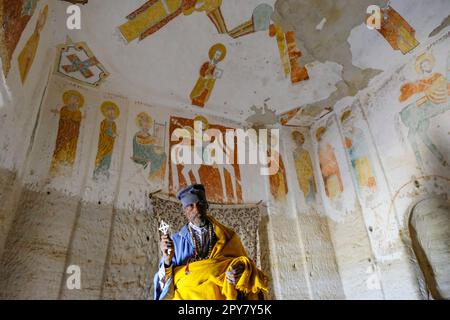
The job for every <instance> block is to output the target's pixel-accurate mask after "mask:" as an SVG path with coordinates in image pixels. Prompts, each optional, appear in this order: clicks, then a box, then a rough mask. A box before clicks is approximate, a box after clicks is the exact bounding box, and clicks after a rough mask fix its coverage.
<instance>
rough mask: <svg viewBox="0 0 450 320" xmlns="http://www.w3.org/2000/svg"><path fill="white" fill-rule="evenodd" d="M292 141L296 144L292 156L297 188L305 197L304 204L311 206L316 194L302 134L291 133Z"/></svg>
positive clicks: (311, 167)
mask: <svg viewBox="0 0 450 320" xmlns="http://www.w3.org/2000/svg"><path fill="white" fill-rule="evenodd" d="M292 140H294V142H295V144H296V148H295V149H294V151H293V155H294V163H295V171H296V173H297V182H298V186H299V187H300V190H302V192H303V195H304V196H305V200H306V203H307V204H311V203H314V202H315V199H316V193H317V188H316V180H315V178H314V168H313V165H312V160H311V156H310V154H309V152H308V150H306V149H305V148H304V144H305V136H304V135H303V133H301V132H300V131H294V132H292Z"/></svg>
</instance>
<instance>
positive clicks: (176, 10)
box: [119, 0, 227, 42]
mask: <svg viewBox="0 0 450 320" xmlns="http://www.w3.org/2000/svg"><path fill="white" fill-rule="evenodd" d="M221 4H222V0H203V1H198V0H150V1H147V2H146V3H144V4H143V5H142V6H140V7H139V8H138V9H136V10H135V11H133V12H132V13H130V14H129V15H128V16H127V17H126V19H127V20H128V21H127V22H125V23H124V24H122V25H120V26H119V31H120V33H121V34H122V36H123V38H124V39H125V40H126V41H127V42H132V41H133V40H136V39H139V40H143V39H145V38H146V37H148V36H150V35H151V34H153V33H155V32H157V31H158V30H160V29H161V28H163V27H164V26H165V25H167V24H168V23H169V22H170V21H172V20H173V19H175V18H176V17H178V16H179V15H180V14H182V13H183V14H184V15H190V14H192V13H193V12H194V11H198V12H205V13H206V14H207V16H208V17H209V19H210V20H211V22H212V23H213V25H214V26H215V28H216V29H217V31H218V32H219V33H226V32H227V28H226V24H225V21H224V19H223V15H222V12H221V9H220V6H221Z"/></svg>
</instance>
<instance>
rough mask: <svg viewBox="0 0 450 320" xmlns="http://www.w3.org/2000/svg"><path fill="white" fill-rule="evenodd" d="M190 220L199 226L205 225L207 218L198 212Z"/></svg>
mask: <svg viewBox="0 0 450 320" xmlns="http://www.w3.org/2000/svg"><path fill="white" fill-rule="evenodd" d="M189 222H191V223H193V224H195V225H196V226H197V227H203V226H205V224H206V222H207V220H206V217H205V216H204V215H202V214H200V213H198V214H196V215H195V216H194V217H192V219H190V221H189Z"/></svg>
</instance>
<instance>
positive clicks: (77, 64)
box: [62, 54, 99, 78]
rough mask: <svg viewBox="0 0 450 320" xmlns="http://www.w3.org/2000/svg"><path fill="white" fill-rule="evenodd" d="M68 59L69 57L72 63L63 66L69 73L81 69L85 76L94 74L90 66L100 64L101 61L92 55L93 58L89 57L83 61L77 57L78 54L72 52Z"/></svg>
mask: <svg viewBox="0 0 450 320" xmlns="http://www.w3.org/2000/svg"><path fill="white" fill-rule="evenodd" d="M67 59H69V61H70V62H72V64H71V65H65V66H62V68H63V69H64V71H65V72H67V73H69V72H76V71H80V72H81V74H82V75H83V76H84V77H85V78H90V77H92V76H93V75H94V74H93V73H92V71H91V70H89V68H90V67H93V66H95V65H97V64H99V61H98V60H97V58H96V57H91V58H89V59H87V60H85V61H81V60H80V59H79V58H78V57H77V55H76V54H70V55H68V56H67Z"/></svg>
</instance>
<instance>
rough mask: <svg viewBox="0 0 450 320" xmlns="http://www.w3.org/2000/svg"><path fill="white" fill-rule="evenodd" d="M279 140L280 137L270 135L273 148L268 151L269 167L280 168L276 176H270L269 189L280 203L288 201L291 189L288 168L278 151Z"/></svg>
mask: <svg viewBox="0 0 450 320" xmlns="http://www.w3.org/2000/svg"><path fill="white" fill-rule="evenodd" d="M278 138H279V137H278V136H275V135H272V134H271V133H269V139H270V140H269V141H270V146H271V148H270V149H269V150H267V156H268V159H270V161H269V164H268V167H270V168H278V171H277V172H276V173H275V174H272V175H269V187H270V193H271V194H272V197H273V199H274V200H275V201H278V202H279V201H285V200H286V196H287V194H288V191H289V188H288V183H287V178H286V167H285V165H284V161H283V158H282V157H281V154H280V153H279V152H278V151H277V150H279V139H278ZM272 161H277V162H278V163H277V164H274V163H272Z"/></svg>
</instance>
